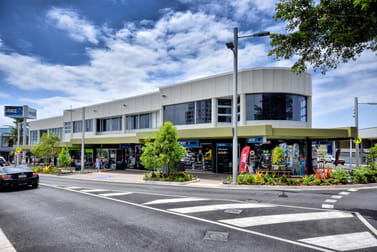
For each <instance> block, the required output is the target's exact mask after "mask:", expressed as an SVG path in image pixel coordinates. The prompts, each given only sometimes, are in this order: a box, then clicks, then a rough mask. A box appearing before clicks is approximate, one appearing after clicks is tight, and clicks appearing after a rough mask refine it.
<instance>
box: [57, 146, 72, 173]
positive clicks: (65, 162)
mask: <svg viewBox="0 0 377 252" xmlns="http://www.w3.org/2000/svg"><path fill="white" fill-rule="evenodd" d="M71 163H72V158H71V156H70V155H69V152H68V150H67V148H66V147H65V145H63V148H62V150H61V151H60V153H59V156H58V165H59V166H60V167H64V168H66V167H68V166H70V165H71Z"/></svg>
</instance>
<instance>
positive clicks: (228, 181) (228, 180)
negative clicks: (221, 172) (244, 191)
mask: <svg viewBox="0 0 377 252" xmlns="http://www.w3.org/2000/svg"><path fill="white" fill-rule="evenodd" d="M237 179H238V178H237ZM237 181H238V180H237ZM222 182H223V184H230V183H232V182H233V177H232V176H229V177H227V178H225V179H223V180H222Z"/></svg>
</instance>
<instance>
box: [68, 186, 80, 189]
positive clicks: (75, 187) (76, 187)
mask: <svg viewBox="0 0 377 252" xmlns="http://www.w3.org/2000/svg"><path fill="white" fill-rule="evenodd" d="M66 188H68V189H72V190H75V189H82V188H84V187H78V186H70V187H66Z"/></svg>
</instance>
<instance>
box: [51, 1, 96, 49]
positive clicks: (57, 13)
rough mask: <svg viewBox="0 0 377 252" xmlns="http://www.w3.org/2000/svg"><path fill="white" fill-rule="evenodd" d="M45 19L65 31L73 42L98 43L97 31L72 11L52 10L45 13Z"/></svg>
mask: <svg viewBox="0 0 377 252" xmlns="http://www.w3.org/2000/svg"><path fill="white" fill-rule="evenodd" d="M47 18H48V19H49V20H50V21H52V22H54V24H55V25H56V27H57V28H59V29H61V30H65V31H67V32H68V35H69V36H70V37H71V38H73V39H75V40H78V41H81V42H82V41H86V40H87V41H89V42H91V43H93V44H97V43H98V36H99V31H98V30H97V28H96V27H95V26H94V25H93V24H91V23H90V22H89V21H87V20H85V19H83V18H80V17H79V15H78V14H77V13H76V12H74V11H71V10H67V9H60V8H52V9H51V10H50V11H49V12H48V13H47Z"/></svg>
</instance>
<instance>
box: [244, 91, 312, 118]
mask: <svg viewBox="0 0 377 252" xmlns="http://www.w3.org/2000/svg"><path fill="white" fill-rule="evenodd" d="M306 110H307V106H306V97H305V96H300V95H291V94H281V93H265V94H248V95H246V120H289V121H301V122H306V120H307V117H306Z"/></svg>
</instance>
